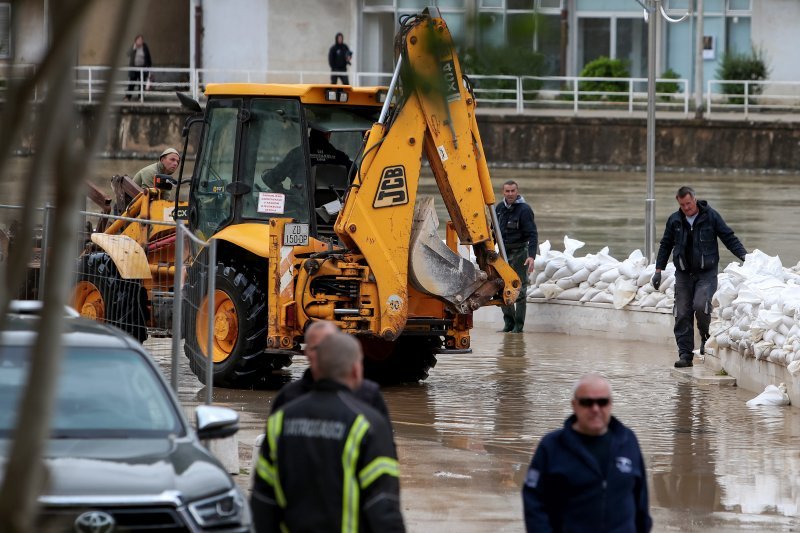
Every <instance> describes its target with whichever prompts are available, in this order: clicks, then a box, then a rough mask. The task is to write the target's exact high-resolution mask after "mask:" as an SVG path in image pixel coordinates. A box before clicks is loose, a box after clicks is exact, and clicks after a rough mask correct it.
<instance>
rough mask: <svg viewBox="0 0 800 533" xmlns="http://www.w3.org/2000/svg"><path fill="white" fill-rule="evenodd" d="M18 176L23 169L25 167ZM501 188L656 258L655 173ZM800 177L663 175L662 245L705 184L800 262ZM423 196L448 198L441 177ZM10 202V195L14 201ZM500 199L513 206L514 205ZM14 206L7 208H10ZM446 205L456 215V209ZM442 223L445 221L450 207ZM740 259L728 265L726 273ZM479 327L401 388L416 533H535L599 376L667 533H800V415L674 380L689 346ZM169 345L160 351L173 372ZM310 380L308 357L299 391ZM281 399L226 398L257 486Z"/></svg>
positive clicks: (748, 230)
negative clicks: (532, 509)
mask: <svg viewBox="0 0 800 533" xmlns="http://www.w3.org/2000/svg"><path fill="white" fill-rule="evenodd" d="M145 163H146V162H142V161H121V160H104V161H99V162H98V165H97V166H96V167H95V172H94V176H95V177H94V180H96V181H97V182H98V183H101V184H102V183H104V182H106V181H107V178H108V176H111V175H112V174H116V173H122V172H125V173H128V174H131V175H132V174H133V173H134V172H136V170H138V168H140V167H141V166H143V165H144V164H145ZM17 164H18V165H21V163H19V162H17ZM492 174H493V180H494V182H495V185H496V190H497V191H499V190H500V187H501V184H502V182H503V181H505V180H506V179H511V178H513V179H516V180H517V181H518V182H519V184H520V188H521V191H522V193H523V195H524V196H525V197H526V198H527V199H528V201H529V202H530V203H532V205H533V207H534V209H535V212H536V221H537V225H538V228H539V236H540V241H543V240H545V239H549V240H550V241H551V242H552V243H553V247H554V248H555V249H559V250H562V249H563V238H564V236H565V235H569V236H570V237H572V238H575V239H579V240H582V241H584V242H586V247H585V248H583V249H582V250H581V251H580V252H578V254H581V255H582V254H583V253H594V252H596V251H597V250H599V249H600V248H602V247H603V246H609V247H610V253H611V255H613V256H614V257H617V258H618V259H624V258H625V257H626V256H627V255H628V254H630V253H631V252H632V251H633V250H635V249H637V248H639V249H641V248H642V247H643V245H644V227H643V226H644V196H645V177H644V173H636V174H633V173H606V172H603V173H600V172H591V173H588V172H569V171H531V170H513V171H512V170H494V171H493V172H492ZM799 179H800V176H750V175H747V176H744V175H742V176H718V175H698V176H688V175H680V174H663V175H658V176H657V178H656V198H657V204H656V205H657V208H656V211H657V221H656V239H657V240H658V239H660V236H661V233H662V231H663V224H664V222H665V220H666V218H667V216H668V215H669V213H671V212H672V211H674V210H675V208H676V203H675V200H674V192H675V190H677V188H678V187H679V186H681V185H692V186H694V187H695V189H696V190H697V192H698V196H699V197H700V198H702V199H708V200H709V202H710V203H711V205H712V206H713V207H715V208H716V209H717V210H719V211H720V212H721V213H722V215H723V216H724V217H725V219H726V221H727V222H728V224H729V225H730V226H731V227H732V228H733V229H734V230H735V231H736V233H737V235H738V236H739V237H740V239H741V240H742V242H743V243H744V245H745V246H746V247H747V249H748V250H752V249H755V248H759V249H761V250H762V251H764V252H766V253H768V254H770V255H780V257H781V259H782V260H783V264H784V266H790V265H794V264H796V263H797V262H798V260H800V237H798V235H797V231H796V229H795V225H796V221H797V220H800V195H798V190H797V188H798V184H800V181H798V180H799ZM420 192H421V193H423V194H432V193H433V192H434V185H433V184H432V181H431V180H430V179H426V180H424V181H423V183H422V186H421V190H420ZM3 194H4V197H5V198H7V196H5V195H6V193H5V192H4V193H3ZM498 198H499V196H498ZM4 203H5V202H4ZM440 207H441V206H440ZM440 218H444V217H443V211H442V210H441V209H440ZM730 260H733V257H732V256H728V257H727V259H726V257H723V263H726V262H728V261H730ZM495 329H496V328H490V327H487V326H485V325H483V326H478V327H476V328H475V329H474V330H473V336H472V339H473V353H472V354H467V355H450V356H440V357H439V362H438V364H437V366H436V368H434V369H433V370H432V371H431V374H430V377H429V378H428V379H427V380H426V381H425V382H422V383H420V384H417V385H406V386H400V387H389V388H386V389H385V390H384V394H385V397H386V400H387V404H388V406H389V410H390V413H391V416H392V422H393V425H394V429H395V435H396V441H397V445H398V453H399V456H400V464H401V485H402V505H403V510H404V515H405V519H406V524H407V526H408V529H409V530H410V531H419V532H429V531H442V532H444V531H448V532H449V531H467V532H485V531H522V530H523V529H524V527H523V522H522V504H521V499H520V487H521V485H522V480H523V477H524V475H525V470H526V468H527V465H528V462H529V461H530V457H531V454H532V452H533V450H534V449H535V447H536V445H537V443H538V442H539V440H540V439H541V437H542V436H543V435H544V434H546V433H547V432H549V431H551V430H554V429H556V428H558V427H560V426H561V425H562V424H563V420H564V418H565V417H566V416H567V415H568V414H569V412H570V407H569V398H570V394H571V386H572V384H573V383H574V381H575V380H576V379H577V378H578V377H579V376H580V375H582V374H584V373H586V372H590V371H599V372H602V373H603V374H604V375H606V376H608V378H609V379H610V381H611V383H612V386H613V388H614V414H615V415H616V416H617V417H619V418H620V420H621V421H623V422H624V423H625V424H627V425H628V426H629V427H631V428H632V429H633V430H634V431H635V432H636V433H637V435H638V438H639V441H640V443H641V447H642V450H643V453H644V456H645V461H646V465H647V468H648V485H649V488H650V502H651V513H652V515H653V518H654V521H655V525H654V531H787V530H794V531H797V530H798V529H799V528H800V518H799V517H800V508H799V506H800V476H798V474H797V473H798V472H800V410H798V409H797V408H796V407H758V408H748V407H746V406H745V401H747V400H748V399H750V398H752V397H753V396H755V395H756V394H755V393H751V392H748V391H744V390H741V389H738V388H735V387H717V386H700V385H694V384H688V383H684V382H681V381H679V380H678V379H676V378H675V377H673V375H672V374H671V367H672V362H673V359H674V355H675V354H674V348H672V347H665V346H661V345H651V344H646V343H642V342H639V341H637V339H636V335H635V332H631V337H630V338H628V339H620V340H601V341H599V342H598V339H593V338H588V337H573V336H566V335H560V334H545V333H529V332H526V333H524V334H522V335H510V334H501V333H497V332H496V331H495ZM168 341H169V340H168V339H165V340H154V341H148V342H147V344H146V346H147V347H148V348H150V349H151V351H152V352H153V353H154V354H155V356H156V358H157V359H158V360H159V362H160V363H161V364H162V367H163V368H164V370H165V372H168V369H169V355H168V353H169V352H168V347H167V345H168ZM304 368H305V363H304V359H303V358H302V357H299V358H297V360H296V362H295V364H294V365H293V366H292V367H290V368H289V369H288V371H287V373H286V379H287V380H288V379H292V378H296V377H298V376H299V375H300V374H301V373H302V371H303V370H304ZM179 382H180V391H179V396H180V399H181V401H182V403H183V404H184V405H185V406H186V407H187V411H188V410H190V409H191V408H193V406H195V405H197V404H198V403H199V402H202V401H203V399H204V397H205V389H204V388H203V386H202V385H201V384H200V383H199V382H198V381H197V379H196V378H195V377H194V376H193V375H192V374H191V373H190V372H189V370H188V365H187V364H186V360H185V359H181V370H180V381H179ZM274 395H275V391H273V390H257V391H232V390H224V389H218V390H215V391H214V401H215V403H217V404H219V405H226V406H229V407H232V408H234V409H236V410H237V411H238V412H239V413H240V415H241V428H242V429H241V431H240V433H239V449H240V458H241V461H242V462H241V467H242V473H241V474H240V475H238V476H236V478H237V482H238V483H239V484H240V485H241V486H243V487H247V488H249V480H248V476H249V469H250V453H251V443H252V442H253V440H254V438H255V437H256V435H258V434H259V433H261V432H262V429H263V425H264V422H265V420H266V416H267V414H268V412H269V408H270V402H271V400H272V398H273V397H274Z"/></svg>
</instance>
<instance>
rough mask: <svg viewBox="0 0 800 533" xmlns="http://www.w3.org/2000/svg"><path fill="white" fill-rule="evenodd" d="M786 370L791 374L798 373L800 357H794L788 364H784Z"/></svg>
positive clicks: (799, 371) (799, 372)
mask: <svg viewBox="0 0 800 533" xmlns="http://www.w3.org/2000/svg"><path fill="white" fill-rule="evenodd" d="M786 370H788V371H789V373H790V374H791V375H793V376H796V375H797V374H800V359H795V360H794V361H792V362H791V363H789V364H788V365H786Z"/></svg>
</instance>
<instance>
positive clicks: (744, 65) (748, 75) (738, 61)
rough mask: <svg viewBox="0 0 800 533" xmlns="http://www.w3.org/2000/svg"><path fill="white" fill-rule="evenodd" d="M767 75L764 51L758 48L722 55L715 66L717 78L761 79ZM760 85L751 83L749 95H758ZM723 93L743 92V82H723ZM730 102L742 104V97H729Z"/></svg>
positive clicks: (734, 93) (760, 89) (767, 69)
mask: <svg viewBox="0 0 800 533" xmlns="http://www.w3.org/2000/svg"><path fill="white" fill-rule="evenodd" d="M768 76H769V68H768V67H767V62H766V59H765V57H764V52H763V51H762V50H761V49H760V48H753V50H752V52H750V53H749V54H737V53H736V52H731V53H726V54H723V55H722V61H721V62H720V64H719V67H717V79H719V80H741V81H744V80H750V81H762V80H766V79H767V77H768ZM762 89H763V88H762V86H761V85H751V86H750V89H749V95H750V96H753V95H758V94H761V91H762ZM722 92H723V94H729V95H731V94H732V95H736V94H744V84H727V83H726V84H723V85H722ZM728 101H729V102H730V103H732V104H739V105H741V104H743V103H744V98H729V99H728Z"/></svg>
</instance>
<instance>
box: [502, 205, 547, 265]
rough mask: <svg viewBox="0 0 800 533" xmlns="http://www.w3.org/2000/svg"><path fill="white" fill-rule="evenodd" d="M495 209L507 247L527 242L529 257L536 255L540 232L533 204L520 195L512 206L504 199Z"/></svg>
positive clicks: (512, 247) (511, 247) (522, 244)
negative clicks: (527, 202) (537, 229)
mask: <svg viewBox="0 0 800 533" xmlns="http://www.w3.org/2000/svg"><path fill="white" fill-rule="evenodd" d="M494 209H495V213H497V220H498V222H499V223H500V234H501V235H502V236H503V244H505V246H506V249H514V248H515V247H519V246H524V245H526V244H527V246H528V257H536V248H537V246H538V245H539V233H538V232H537V231H536V222H534V217H533V209H531V206H529V205H528V204H526V203H525V200H524V199H523V198H522V196H518V197H517V200H516V201H515V202H514V203H513V204H511V205H510V206H506V203H505V200H504V201H502V202H500V203H499V204H497V205H496V206H495V208H494Z"/></svg>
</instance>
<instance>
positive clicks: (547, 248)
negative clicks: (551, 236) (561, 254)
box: [539, 240, 552, 257]
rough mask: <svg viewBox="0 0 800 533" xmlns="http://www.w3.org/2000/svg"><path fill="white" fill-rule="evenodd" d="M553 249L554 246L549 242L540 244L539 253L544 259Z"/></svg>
mask: <svg viewBox="0 0 800 533" xmlns="http://www.w3.org/2000/svg"><path fill="white" fill-rule="evenodd" d="M551 247H552V245H551V244H550V241H549V240H546V241H544V242H542V243H539V253H540V254H541V255H542V256H543V257H544V256H545V255H547V254H548V253H549V252H550V248H551Z"/></svg>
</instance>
